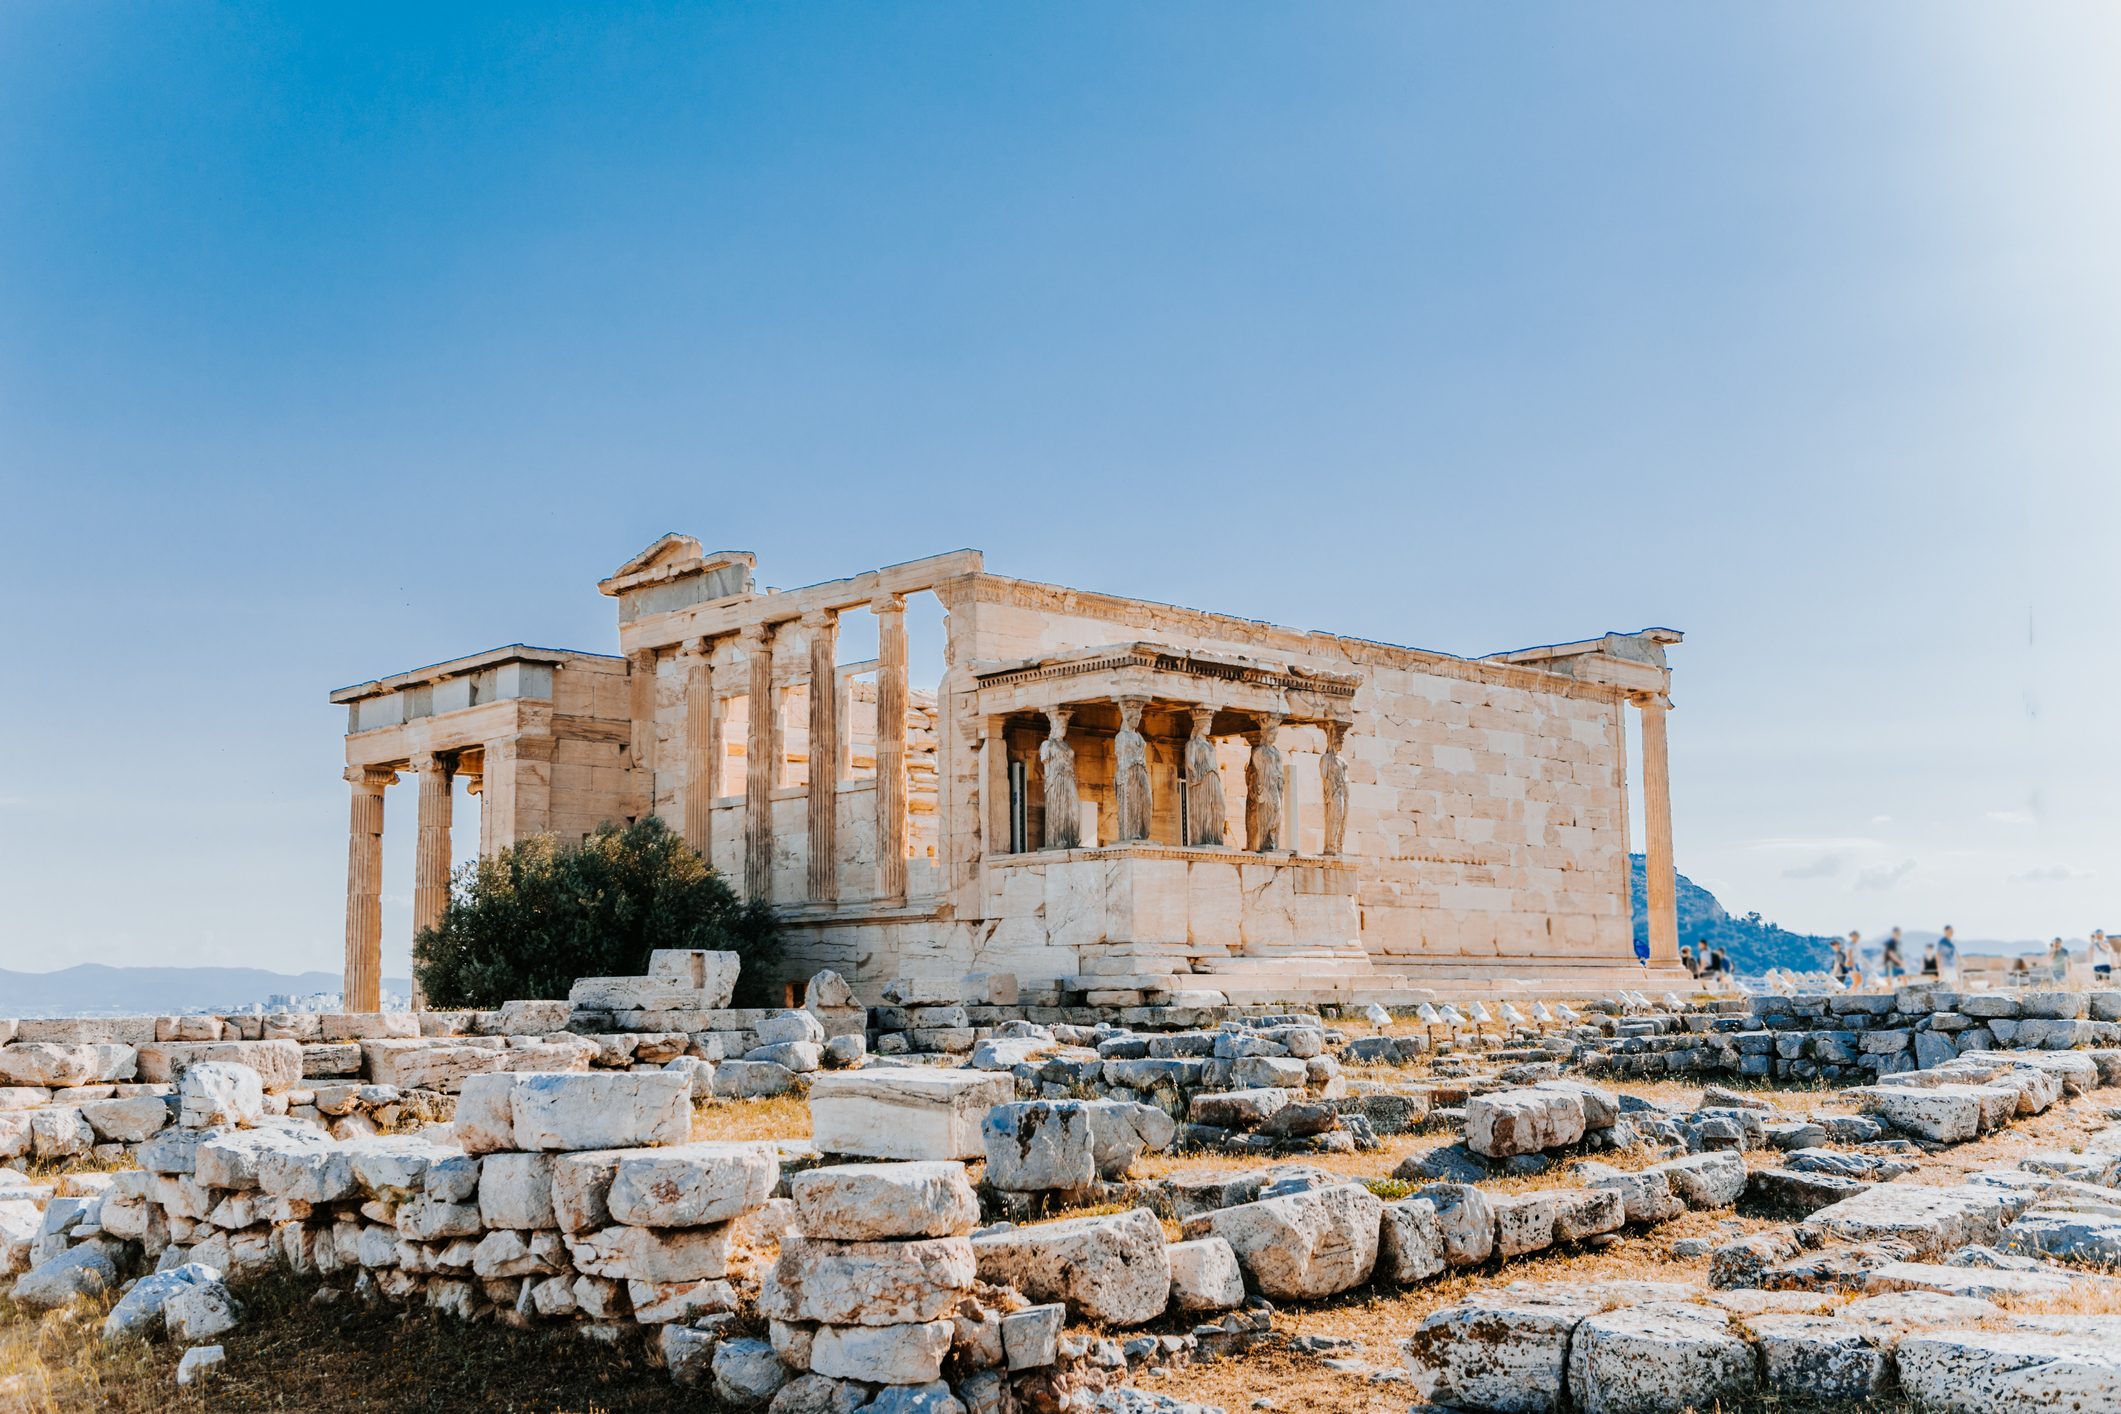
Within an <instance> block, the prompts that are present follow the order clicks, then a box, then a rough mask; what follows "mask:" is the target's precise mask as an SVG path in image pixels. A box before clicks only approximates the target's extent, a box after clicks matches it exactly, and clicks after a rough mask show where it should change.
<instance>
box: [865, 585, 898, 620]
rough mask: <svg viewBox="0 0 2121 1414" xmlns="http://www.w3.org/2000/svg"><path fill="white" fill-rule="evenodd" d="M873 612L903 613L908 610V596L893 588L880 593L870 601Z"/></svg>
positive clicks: (870, 608) (870, 609) (870, 610)
mask: <svg viewBox="0 0 2121 1414" xmlns="http://www.w3.org/2000/svg"><path fill="white" fill-rule="evenodd" d="M869 612H871V613H872V614H903V613H905V612H906V596H905V595H903V594H900V593H898V592H897V591H895V590H893V591H890V592H887V593H883V594H879V595H877V596H876V597H875V598H874V599H871V600H870V601H869Z"/></svg>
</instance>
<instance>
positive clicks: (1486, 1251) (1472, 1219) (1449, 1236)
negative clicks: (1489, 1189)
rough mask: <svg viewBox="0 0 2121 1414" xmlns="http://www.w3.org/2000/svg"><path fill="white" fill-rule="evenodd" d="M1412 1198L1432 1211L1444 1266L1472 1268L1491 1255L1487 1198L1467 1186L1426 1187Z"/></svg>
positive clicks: (1490, 1214)
mask: <svg viewBox="0 0 2121 1414" xmlns="http://www.w3.org/2000/svg"><path fill="white" fill-rule="evenodd" d="M1413 1196H1414V1197H1416V1198H1419V1199H1421V1200H1422V1201H1423V1202H1425V1203H1427V1204H1428V1205H1429V1206H1430V1207H1432V1208H1434V1209H1435V1210H1436V1221H1437V1226H1438V1228H1439V1229H1440V1230H1441V1232H1442V1233H1443V1258H1444V1261H1445V1263H1447V1264H1448V1265H1450V1266H1453V1267H1473V1266H1478V1265H1479V1264H1480V1263H1482V1262H1485V1261H1487V1260H1488V1258H1489V1257H1490V1256H1492V1255H1493V1254H1494V1251H1495V1210H1494V1208H1493V1207H1491V1206H1490V1205H1489V1203H1488V1195H1487V1194H1485V1193H1483V1192H1481V1191H1480V1190H1479V1189H1478V1188H1476V1187H1474V1186H1473V1185H1472V1184H1470V1183H1430V1184H1424V1185H1423V1186H1422V1187H1421V1188H1420V1189H1419V1190H1417V1191H1416V1192H1415V1193H1414V1195H1413Z"/></svg>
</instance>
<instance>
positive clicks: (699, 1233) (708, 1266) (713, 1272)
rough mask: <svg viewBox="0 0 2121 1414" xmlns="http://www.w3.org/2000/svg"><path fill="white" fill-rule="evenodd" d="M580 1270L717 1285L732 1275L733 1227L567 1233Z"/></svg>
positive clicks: (598, 1274)
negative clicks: (714, 1281) (731, 1237)
mask: <svg viewBox="0 0 2121 1414" xmlns="http://www.w3.org/2000/svg"><path fill="white" fill-rule="evenodd" d="M566 1240H567V1251H568V1253H569V1255H571V1256H572V1257H573V1258H574V1265H575V1267H576V1269H577V1270H579V1271H581V1272H583V1273H585V1274H587V1275H589V1276H595V1277H608V1278H611V1279H612V1280H614V1281H646V1282H654V1283H657V1284H658V1285H661V1284H665V1283H669V1282H677V1281H712V1280H715V1279H717V1278H720V1277H724V1276H727V1275H728V1274H729V1227H728V1225H727V1224H726V1223H725V1224H723V1225H722V1226H720V1227H682V1228H670V1229H667V1230H665V1229H657V1228H649V1227H626V1226H623V1225H620V1226H613V1227H607V1228H600V1229H598V1230H596V1231H594V1232H580V1233H568V1234H567V1238H566Z"/></svg>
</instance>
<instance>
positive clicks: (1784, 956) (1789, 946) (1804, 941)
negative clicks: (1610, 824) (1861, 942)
mask: <svg viewBox="0 0 2121 1414" xmlns="http://www.w3.org/2000/svg"><path fill="white" fill-rule="evenodd" d="M1628 863H1629V866H1630V868H1631V869H1632V871H1633V880H1634V882H1633V886H1632V887H1631V888H1630V890H1629V892H1630V893H1631V894H1632V895H1633V899H1634V904H1635V936H1636V938H1637V939H1647V938H1648V937H1649V935H1650V924H1649V907H1648V899H1649V890H1648V885H1647V883H1646V875H1645V871H1644V864H1643V858H1642V856H1641V855H1639V854H1634V855H1630V856H1628ZM1678 878H1679V890H1678V893H1679V945H1680V946H1681V947H1688V946H1691V945H1692V944H1694V943H1697V942H1699V941H1700V940H1701V939H1703V938H1707V939H1708V940H1709V946H1710V947H1715V948H1722V949H1723V950H1724V952H1725V953H1726V954H1728V955H1729V957H1730V959H1731V967H1732V969H1733V970H1735V971H1737V972H1739V973H1742V974H1744V975H1746V976H1757V975H1758V974H1760V973H1762V972H1765V971H1767V970H1768V969H1769V968H1771V967H1787V968H1789V969H1790V970H1792V971H1794V972H1818V971H1824V970H1825V969H1826V968H1827V966H1828V965H1829V964H1830V963H1831V962H1832V960H1833V950H1832V948H1831V947H1830V946H1829V940H1828V939H1826V938H1822V937H1813V936H1811V935H1810V934H1806V933H1792V932H1791V931H1790V930H1789V929H1787V928H1782V927H1778V926H1776V925H1775V924H1773V923H1769V922H1766V921H1765V920H1763V919H1762V918H1761V916H1760V915H1759V914H1758V913H1748V914H1746V915H1745V916H1744V917H1743V918H1733V917H1732V916H1731V914H1730V911H1729V910H1728V909H1726V908H1724V906H1723V905H1722V904H1720V903H1718V902H1717V901H1716V895H1714V894H1712V893H1710V892H1709V891H1708V890H1707V889H1704V888H1703V887H1701V885H1699V884H1697V883H1695V882H1694V881H1693V880H1692V879H1689V878H1688V877H1687V876H1686V875H1684V874H1681V875H1679V876H1678Z"/></svg>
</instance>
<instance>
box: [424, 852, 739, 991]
mask: <svg viewBox="0 0 2121 1414" xmlns="http://www.w3.org/2000/svg"><path fill="white" fill-rule="evenodd" d="M657 948H712V949H717V950H720V951H724V952H734V953H737V954H739V955H740V956H741V957H742V958H743V960H744V970H743V975H742V978H741V980H740V981H739V982H738V983H737V988H738V993H739V995H740V996H742V997H746V998H750V997H760V996H763V994H764V991H765V987H766V983H767V981H768V977H767V973H768V971H769V969H770V967H771V964H772V960H773V957H774V954H775V951H776V949H775V937H774V921H773V913H772V910H770V909H768V908H767V907H766V906H765V905H764V904H761V903H756V902H752V903H746V902H745V901H744V900H742V899H740V898H739V897H737V893H736V890H734V889H732V888H731V887H730V886H729V884H728V882H727V881H726V880H724V879H723V878H722V876H721V875H720V874H717V873H716V872H714V870H713V869H711V868H709V867H708V866H707V863H706V862H705V861H704V860H702V859H701V858H700V856H699V855H698V854H697V853H695V852H694V850H693V849H692V847H691V846H690V845H688V844H686V843H685V841H684V840H683V839H682V838H680V837H679V836H678V835H676V834H674V833H672V831H671V830H670V828H669V827H668V826H667V825H665V824H664V823H663V822H662V821H661V820H658V819H656V818H655V817H654V816H650V817H649V818H647V819H645V820H643V821H641V822H640V823H638V824H635V825H629V826H626V827H625V828H623V829H622V828H620V827H619V826H617V825H606V826H604V827H603V828H602V829H600V830H598V831H597V832H596V833H595V834H593V835H591V836H590V837H589V838H588V839H586V840H583V841H582V842H581V844H579V845H562V844H560V843H559V842H558V841H557V840H556V839H554V838H553V837H552V836H551V835H533V836H531V837H530V838H528V839H525V840H522V841H520V842H519V843H517V844H515V845H512V846H510V847H509V848H507V849H504V850H501V851H500V852H499V853H497V854H493V855H491V856H488V857H485V858H481V859H478V860H475V861H473V862H472V863H469V864H466V865H464V866H463V867H461V868H460V869H458V870H457V873H456V877H455V879H454V880H453V881H452V887H451V889H450V900H449V906H448V908H447V909H446V910H444V912H443V914H442V921H441V922H440V923H439V924H437V925H436V926H435V927H432V928H428V929H425V930H423V931H422V932H421V933H420V935H419V937H417V938H415V939H414V940H413V948H412V958H413V962H412V966H413V975H414V976H416V977H417V978H418V979H419V982H420V987H421V989H422V991H423V992H424V993H425V994H426V998H427V1005H428V1006H430V1007H435V1008H438V1009H452V1008H482V1009H491V1008H493V1007H497V1006H499V1005H500V1004H501V1003H503V1002H507V1001H521V1000H537V999H552V998H562V997H565V996H566V995H567V990H568V988H569V987H571V986H573V985H574V981H575V979H576V978H578V977H638V976H640V975H642V974H643V973H645V972H647V970H648V954H649V953H651V952H653V951H654V950H655V949H657Z"/></svg>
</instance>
